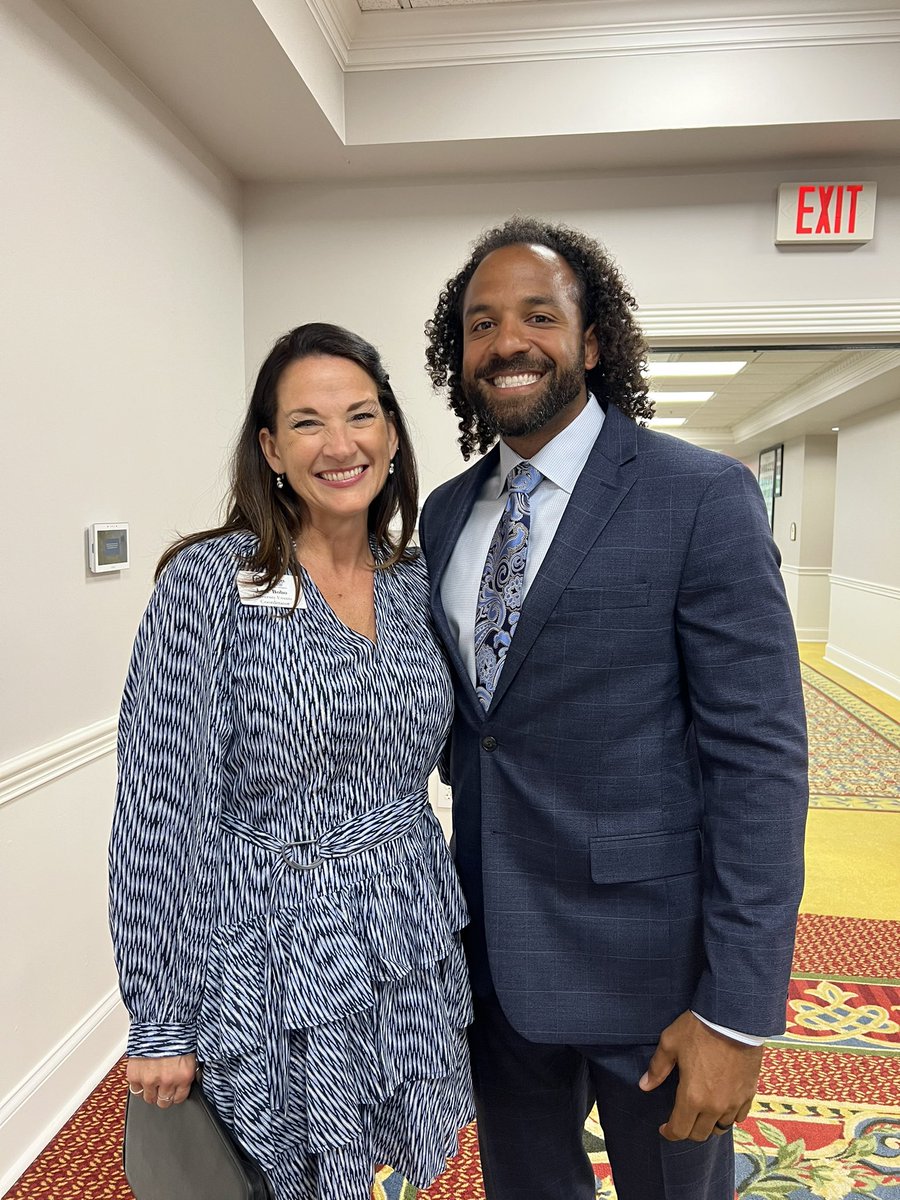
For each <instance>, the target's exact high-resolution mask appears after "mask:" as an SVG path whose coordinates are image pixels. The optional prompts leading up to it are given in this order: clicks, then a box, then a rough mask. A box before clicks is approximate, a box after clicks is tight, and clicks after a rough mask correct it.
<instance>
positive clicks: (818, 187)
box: [797, 183, 862, 234]
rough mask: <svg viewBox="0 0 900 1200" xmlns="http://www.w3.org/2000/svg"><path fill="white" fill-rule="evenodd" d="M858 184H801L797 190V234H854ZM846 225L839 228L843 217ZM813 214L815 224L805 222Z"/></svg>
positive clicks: (859, 186)
mask: <svg viewBox="0 0 900 1200" xmlns="http://www.w3.org/2000/svg"><path fill="white" fill-rule="evenodd" d="M861 191H862V184H861V183H847V184H843V183H839V184H837V185H835V184H821V183H805V184H801V185H800V187H799V188H798V190H797V233H810V234H811V233H856V208H857V200H858V199H859V193H860V192H861ZM845 208H846V217H847V223H846V226H843V227H842V221H843V218H844V215H845ZM814 214H815V224H813V223H812V221H810V223H809V224H807V219H808V218H811V217H813V215H814Z"/></svg>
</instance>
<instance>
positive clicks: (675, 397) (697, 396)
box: [647, 391, 716, 404]
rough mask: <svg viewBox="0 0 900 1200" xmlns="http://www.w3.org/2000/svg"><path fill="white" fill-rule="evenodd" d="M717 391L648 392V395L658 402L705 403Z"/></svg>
mask: <svg viewBox="0 0 900 1200" xmlns="http://www.w3.org/2000/svg"><path fill="white" fill-rule="evenodd" d="M715 394H716V393H715V392H652V391H651V392H648V393H647V396H648V397H649V399H650V400H652V401H654V403H656V404H705V403H706V401H707V400H712V398H713V396H714V395H715Z"/></svg>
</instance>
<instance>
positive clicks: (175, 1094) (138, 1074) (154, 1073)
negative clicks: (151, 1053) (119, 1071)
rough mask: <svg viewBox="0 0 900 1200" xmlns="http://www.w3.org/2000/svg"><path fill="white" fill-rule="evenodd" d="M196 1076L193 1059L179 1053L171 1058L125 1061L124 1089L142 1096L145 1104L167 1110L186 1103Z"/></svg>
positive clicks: (192, 1056)
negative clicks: (125, 1085) (126, 1084)
mask: <svg viewBox="0 0 900 1200" xmlns="http://www.w3.org/2000/svg"><path fill="white" fill-rule="evenodd" d="M196 1073H197V1056H196V1055H195V1054H179V1055H177V1056H175V1057H173V1058H129V1060H128V1063H127V1065H126V1067H125V1078H126V1079H127V1080H128V1089H129V1091H131V1092H134V1094H135V1095H138V1094H139V1093H143V1096H144V1099H145V1100H146V1101H147V1103H148V1104H155V1105H157V1106H158V1107H159V1108H169V1106H170V1105H172V1104H181V1103H182V1101H184V1100H187V1098H188V1092H189V1091H190V1090H191V1084H192V1083H193V1082H194V1076H195V1075H196Z"/></svg>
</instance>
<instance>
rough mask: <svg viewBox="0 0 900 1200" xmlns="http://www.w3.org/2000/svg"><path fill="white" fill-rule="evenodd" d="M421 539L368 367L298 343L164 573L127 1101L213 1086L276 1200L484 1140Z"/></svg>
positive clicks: (129, 939)
mask: <svg viewBox="0 0 900 1200" xmlns="http://www.w3.org/2000/svg"><path fill="white" fill-rule="evenodd" d="M396 516H399V521H400V533H399V534H398V535H395V534H393V533H392V532H391V529H390V525H391V522H392V520H393V519H394V518H395V517H396ZM415 516H416V471H415V464H414V461H413V455H412V449H411V446H410V442H409V437H408V435H407V432H406V428H405V425H404V422H403V417H402V415H401V413H400V410H399V408H398V406H397V401H396V399H395V397H394V394H393V391H392V390H391V386H390V383H389V382H388V376H387V374H386V373H385V371H384V368H383V366H382V364H381V361H380V359H379V357H378V354H377V352H376V351H375V349H374V348H373V347H372V346H370V345H369V344H368V343H367V342H365V341H363V340H362V339H361V338H359V337H357V336H356V335H354V334H352V333H349V332H347V331H346V330H344V329H340V328H338V327H336V326H333V325H322V324H312V325H303V326H301V327H300V328H298V329H295V330H294V331H293V332H291V333H290V334H287V335H285V336H284V337H282V338H280V339H279V341H278V342H277V343H276V344H275V347H274V348H273V350H272V352H271V354H270V355H269V357H268V358H267V359H266V361H265V363H264V364H263V366H262V369H261V370H260V373H259V377H258V379H257V381H256V386H255V388H254V391H253V396H252V399H251V402H250V408H249V411H248V413H247V416H246V419H245V421H244V426H243V429H242V432H241V435H240V439H239V443H238V447H237V450H236V453H235V459H234V465H233V478H232V489H231V504H230V510H229V513H228V517H227V520H226V521H225V523H224V525H223V526H221V527H220V528H218V529H214V530H210V531H207V532H206V533H202V534H195V535H193V536H191V537H188V538H184V539H182V541H180V542H179V543H177V544H176V545H175V546H174V547H172V548H171V549H170V550H169V551H167V553H166V554H165V555H164V556H163V559H162V562H161V564H160V571H159V574H158V582H157V586H156V588H155V590H154V593H153V596H152V598H151V601H150V605H149V607H148V609H147V612H146V614H145V617H144V620H143V623H142V625H141V628H140V631H139V633H138V637H137V641H136V644H135V650H134V657H133V660H132V664H131V670H130V673H129V676H128V681H127V684H126V688H125V694H124V697H123V702H122V713H121V718H120V726H119V762H120V777H119V790H118V800H117V807H116V814H115V820H114V825H113V833H112V843H111V849H110V863H111V902H110V914H111V916H110V920H111V926H112V931H113V940H114V943H115V948H116V957H117V964H118V968H119V974H120V982H121V989H122V995H123V998H124V1000H125V1004H126V1007H127V1008H128V1010H129V1013H130V1015H131V1032H130V1037H129V1042H128V1054H129V1062H128V1068H127V1078H128V1081H129V1086H130V1088H131V1090H132V1091H133V1092H137V1091H141V1092H142V1093H143V1096H144V1099H145V1100H146V1101H147V1102H149V1103H151V1104H158V1105H159V1106H160V1107H163V1108H165V1107H168V1106H169V1105H171V1104H178V1103H180V1102H181V1101H182V1100H184V1098H185V1097H186V1096H187V1094H188V1091H189V1089H190V1085H191V1081H192V1079H193V1077H194V1073H195V1069H196V1064H197V1062H198V1061H199V1062H201V1063H202V1064H203V1089H204V1091H205V1092H206V1093H207V1094H208V1095H209V1096H210V1097H211V1099H212V1101H213V1102H214V1104H215V1106H216V1108H217V1109H218V1111H219V1113H220V1114H221V1115H222V1117H223V1118H224V1119H225V1120H226V1122H227V1123H228V1124H229V1125H230V1127H231V1128H232V1129H233V1131H234V1133H235V1135H236V1137H237V1139H238V1140H239V1142H240V1143H241V1144H242V1145H243V1146H244V1147H245V1148H246V1150H247V1151H248V1152H249V1153H250V1154H251V1155H252V1156H253V1157H254V1158H255V1159H257V1161H258V1162H260V1164H261V1165H262V1166H263V1168H264V1169H265V1171H266V1173H267V1176H268V1177H269V1179H270V1182H271V1184H272V1187H273V1189H274V1191H275V1194H276V1196H277V1197H278V1200H332V1198H333V1200H369V1195H370V1189H371V1185H372V1177H373V1170H374V1164H375V1163H382V1162H383V1163H390V1164H391V1165H392V1166H393V1167H394V1168H395V1169H396V1170H398V1171H399V1172H401V1173H402V1174H403V1175H405V1176H406V1177H407V1178H409V1179H410V1180H411V1181H412V1182H414V1183H415V1184H417V1185H418V1186H420V1187H424V1186H427V1185H428V1184H429V1183H430V1182H431V1181H432V1179H433V1178H434V1177H435V1176H436V1175H438V1174H439V1173H440V1172H441V1171H442V1170H443V1168H444V1165H445V1160H446V1158H447V1156H448V1155H452V1154H455V1153H456V1147H457V1143H456V1135H457V1131H458V1129H459V1127H460V1126H461V1125H463V1124H465V1123H466V1122H467V1121H468V1120H470V1119H471V1099H470V1081H469V1068H468V1059H467V1055H466V1048H465V1026H466V1024H467V1023H468V1022H469V1020H470V1001H469V995H468V985H467V979H466V974H465V966H464V962H463V958H462V954H461V950H460V944H459V930H460V928H461V927H462V926H463V925H464V924H465V922H466V914H465V907H464V902H463V900H462V897H461V893H460V891H459V886H458V884H457V881H456V877H455V874H454V871H453V868H452V865H451V862H450V859H449V855H448V852H447V849H446V846H445V843H444V839H443V837H442V835H441V831H440V828H439V826H438V823H437V821H436V819H435V817H434V816H433V814H432V812H431V810H430V808H429V806H428V802H427V780H428V776H429V774H430V772H431V771H432V769H433V767H434V765H435V763H436V761H437V758H438V755H439V753H440V750H441V747H442V745H443V742H444V739H445V737H446V734H447V730H448V727H449V724H450V718H451V712H452V695H451V687H450V682H449V679H448V677H447V674H446V668H445V666H444V665H443V662H442V660H441V657H440V654H439V652H438V650H437V647H436V644H435V642H434V639H433V636H432V632H431V629H430V627H429V621H428V617H427V586H426V575H425V567H424V564H423V562H422V560H421V559H420V558H418V557H415V555H414V553H413V552H412V551H410V550H409V549H408V546H409V541H410V537H411V535H412V531H413V527H414V523H415Z"/></svg>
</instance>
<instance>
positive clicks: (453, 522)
mask: <svg viewBox="0 0 900 1200" xmlns="http://www.w3.org/2000/svg"><path fill="white" fill-rule="evenodd" d="M499 457H500V450H499V448H498V447H497V446H495V447H494V448H493V449H492V450H490V451H489V452H488V453H487V454H486V455H485V456H484V458H482V459H481V460H480V461H479V462H477V463H476V464H475V465H474V466H473V467H472V468H470V470H468V471H466V472H464V473H463V474H462V475H460V476H459V477H458V478H457V479H455V480H454V481H453V482H452V483H451V485H450V487H449V488H448V489H447V491H446V492H445V493H444V494H443V496H442V498H441V502H440V504H441V507H440V510H439V511H435V512H434V514H433V516H432V524H433V526H434V529H435V532H434V534H433V535H432V537H431V538H430V539H429V547H428V549H429V556H428V576H429V580H430V585H431V610H432V613H433V615H434V623H435V625H436V627H437V631H438V633H439V634H440V637H441V641H442V642H443V643H444V646H445V648H446V650H447V655H448V657H449V659H450V661H451V663H452V664H453V669H454V670H455V671H456V674H457V676H458V677H459V679H460V681H461V687H462V691H463V694H465V695H466V696H467V698H468V702H469V704H470V705H471V706H472V707H473V710H474V712H475V713H476V714H477V716H478V718H479V720H483V718H484V709H483V708H482V706H481V701H480V700H479V699H478V696H477V694H476V692H475V688H474V687H473V686H472V681H471V679H470V678H469V672H468V671H467V670H466V665H465V663H464V662H463V659H462V655H461V654H460V652H459V645H458V643H457V640H456V638H455V637H454V636H453V633H452V631H451V629H450V623H449V621H448V620H447V614H446V613H445V612H444V605H443V602H442V600H441V580H442V579H443V578H444V572H445V571H446V569H447V564H448V562H449V561H450V556H451V555H452V553H453V550H454V548H455V547H456V543H457V540H458V538H459V535H460V533H461V532H462V528H463V526H464V525H465V523H466V521H467V520H468V519H469V516H470V514H471V512H472V506H473V505H474V503H475V501H476V500H477V499H478V496H479V495H480V494H481V489H482V487H483V486H484V483H485V480H486V479H487V478H488V476H489V475H490V474H491V472H492V471H494V470H495V469H496V466H497V460H498V459H499Z"/></svg>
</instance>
